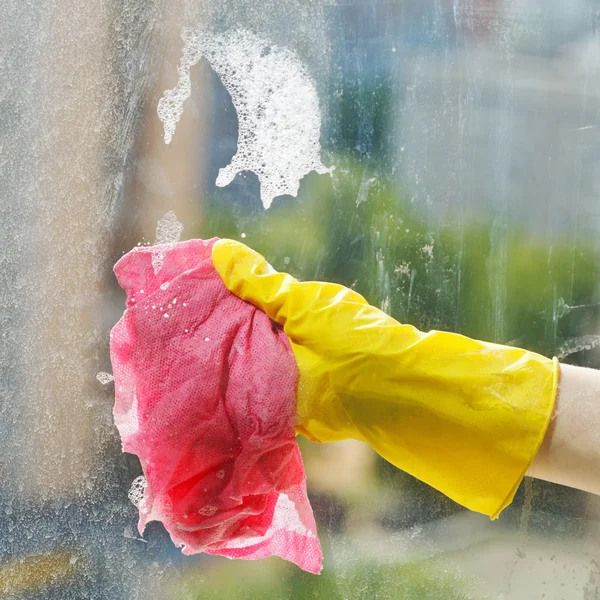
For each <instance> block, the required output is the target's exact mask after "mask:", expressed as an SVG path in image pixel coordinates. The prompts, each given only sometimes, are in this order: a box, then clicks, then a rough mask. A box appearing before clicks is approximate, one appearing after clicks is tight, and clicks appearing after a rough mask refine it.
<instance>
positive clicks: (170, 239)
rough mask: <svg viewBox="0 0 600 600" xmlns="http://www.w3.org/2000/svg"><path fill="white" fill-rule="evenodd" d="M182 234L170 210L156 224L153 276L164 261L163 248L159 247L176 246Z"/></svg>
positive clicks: (179, 225)
mask: <svg viewBox="0 0 600 600" xmlns="http://www.w3.org/2000/svg"><path fill="white" fill-rule="evenodd" d="M182 232H183V224H182V223H180V222H179V221H178V220H177V216H176V215H175V213H174V212H173V211H172V210H170V211H169V212H168V213H167V214H166V215H165V216H164V217H163V218H162V219H161V220H160V221H159V222H158V223H157V224H156V244H157V247H156V248H154V249H153V251H152V268H153V269H154V273H155V274H156V273H158V272H159V271H160V270H161V268H162V266H163V263H164V261H165V248H164V247H161V246H162V245H164V244H176V243H177V242H178V241H179V239H180V238H181V234H182ZM167 285H168V284H167ZM161 289H166V288H162V286H161Z"/></svg>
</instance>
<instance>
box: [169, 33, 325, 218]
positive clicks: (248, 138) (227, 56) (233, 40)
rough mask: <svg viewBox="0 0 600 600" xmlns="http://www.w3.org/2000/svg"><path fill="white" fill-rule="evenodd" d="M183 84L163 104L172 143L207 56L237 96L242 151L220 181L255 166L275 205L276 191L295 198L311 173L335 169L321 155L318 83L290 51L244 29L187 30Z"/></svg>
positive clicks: (266, 198) (267, 199)
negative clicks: (193, 75)
mask: <svg viewBox="0 0 600 600" xmlns="http://www.w3.org/2000/svg"><path fill="white" fill-rule="evenodd" d="M182 39H183V42H184V46H183V53H182V57H181V61H180V63H179V67H178V70H177V72H178V82H177V85H176V86H175V87H174V88H172V89H170V90H166V91H165V93H164V94H163V97H162V98H161V99H160V101H159V103H158V116H159V118H160V120H161V121H162V122H163V125H164V136H165V143H167V144H169V143H170V142H171V139H172V138H173V135H174V133H175V128H176V126H177V122H178V121H179V118H180V117H181V114H182V112H183V105H184V102H185V100H186V99H187V98H188V97H189V95H190V93H191V80H190V69H191V67H192V66H194V65H195V64H196V63H198V61H199V60H200V59H201V58H202V57H204V58H206V60H208V62H209V63H210V65H211V67H212V68H213V69H214V70H215V72H216V73H217V74H218V75H219V76H220V77H221V80H222V82H223V85H224V86H225V87H226V89H227V91H228V92H229V94H230V95H231V99H232V102H233V105H234V107H235V109H236V111H237V115H238V123H239V137H238V149H237V152H236V154H235V155H234V157H233V158H232V160H231V163H230V164H229V165H227V166H226V167H224V168H222V169H221V170H220V171H219V175H218V177H217V181H216V183H217V185H218V186H221V187H223V186H226V185H228V184H229V183H231V181H233V179H234V177H235V176H236V174H237V173H239V172H241V171H253V172H254V173H256V174H257V175H258V178H259V181H260V190H261V192H260V193H261V200H262V203H263V205H264V207H265V208H269V206H271V203H272V202H273V198H275V197H276V196H280V195H284V194H290V195H292V196H296V195H297V193H298V188H299V185H300V180H301V179H302V178H303V177H304V176H305V175H306V174H307V173H309V172H310V171H316V172H317V173H329V172H330V169H328V168H327V167H325V166H324V165H323V164H322V162H321V159H320V151H321V146H320V140H319V137H320V132H321V111H320V108H319V98H318V95H317V90H316V88H315V85H314V82H313V80H312V78H311V76H310V74H309V73H308V71H307V69H306V67H305V66H304V64H303V63H302V62H301V60H300V59H299V58H298V56H297V55H296V54H295V53H294V52H293V51H291V50H288V49H286V48H282V47H280V46H277V45H275V44H270V43H269V42H267V41H265V40H263V39H261V38H260V37H258V36H256V35H255V34H253V33H250V32H248V31H245V30H240V29H238V30H235V31H229V32H226V33H221V34H212V33H207V32H206V31H203V30H201V29H190V28H185V29H184V30H183V32H182Z"/></svg>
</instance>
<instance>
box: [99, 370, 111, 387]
mask: <svg viewBox="0 0 600 600" xmlns="http://www.w3.org/2000/svg"><path fill="white" fill-rule="evenodd" d="M96 379H97V380H98V381H99V382H100V383H101V384H102V385H106V384H108V383H110V382H111V381H114V379H115V378H114V377H113V376H112V375H111V374H110V373H105V372H104V371H100V373H97V374H96Z"/></svg>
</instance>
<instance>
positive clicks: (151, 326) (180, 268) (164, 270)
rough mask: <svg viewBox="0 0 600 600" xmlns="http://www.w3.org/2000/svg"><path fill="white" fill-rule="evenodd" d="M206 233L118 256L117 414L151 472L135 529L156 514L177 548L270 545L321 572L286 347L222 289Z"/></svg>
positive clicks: (251, 552)
mask: <svg viewBox="0 0 600 600" xmlns="http://www.w3.org/2000/svg"><path fill="white" fill-rule="evenodd" d="M214 242H215V240H209V241H203V240H190V241H187V242H180V243H176V244H163V245H158V246H153V247H137V248H134V249H133V250H132V251H131V252H129V253H128V254H127V255H125V256H124V257H123V258H121V260H119V262H118V263H117V264H116V265H115V273H116V276H117V279H118V281H119V284H120V285H121V287H123V289H124V290H125V291H126V293H127V301H126V306H127V309H126V311H125V313H124V314H123V316H122V318H121V320H120V321H119V322H118V323H117V325H116V326H115V327H114V329H113V330H112V332H111V343H110V351H111V359H112V364H113V375H114V378H115V391H116V398H115V408H114V417H115V423H116V425H117V428H118V430H119V433H120V435H121V440H122V443H123V451H125V452H131V453H133V454H137V456H138V457H139V459H140V462H141V464H142V468H143V471H144V475H145V477H146V480H147V486H146V488H145V490H144V496H143V499H142V501H141V503H140V505H139V510H140V520H139V530H140V533H143V531H144V528H145V525H146V523H148V522H149V521H156V520H158V521H162V523H163V524H164V526H165V528H166V529H167V531H168V532H169V534H170V535H171V539H172V540H173V542H174V543H175V544H176V545H178V546H183V553H184V554H194V553H197V552H208V553H210V554H220V555H224V556H228V557H230V558H245V559H250V558H263V557H266V556H271V555H276V556H280V557H282V558H284V559H286V560H289V561H291V562H294V563H296V564H297V565H298V566H299V567H301V568H302V569H304V570H306V571H309V572H311V573H318V572H320V571H321V564H322V553H321V548H320V545H319V541H318V538H317V534H316V525H315V521H314V517H313V513H312V509H311V507H310V504H309V501H308V498H307V495H306V479H305V473H304V466H303V464H302V457H301V455H300V450H299V448H298V445H297V443H296V439H295V434H294V421H295V410H296V385H297V379H298V372H297V366H296V362H295V360H294V355H293V353H292V350H291V347H290V344H289V341H288V339H287V337H286V336H285V334H284V333H283V331H282V330H281V328H279V327H278V326H277V325H275V324H273V323H272V322H271V321H270V320H269V318H268V317H267V315H266V314H264V313H263V312H262V311H260V310H259V309H257V308H255V307H254V306H252V305H250V304H248V303H246V302H244V301H242V300H240V299H239V298H237V297H236V296H235V295H234V294H232V293H230V292H229V291H228V290H227V288H226V287H225V285H224V284H223V282H222V281H221V278H220V277H219V275H218V274H217V272H216V270H215V269H214V266H213V263H212V259H211V249H212V246H213V244H214Z"/></svg>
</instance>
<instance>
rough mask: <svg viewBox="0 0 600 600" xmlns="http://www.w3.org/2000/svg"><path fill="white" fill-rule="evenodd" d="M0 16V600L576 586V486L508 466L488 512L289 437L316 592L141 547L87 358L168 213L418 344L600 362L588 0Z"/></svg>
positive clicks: (59, 1)
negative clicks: (479, 345) (410, 328)
mask: <svg viewBox="0 0 600 600" xmlns="http://www.w3.org/2000/svg"><path fill="white" fill-rule="evenodd" d="M1 6H2V13H3V17H2V19H0V83H1V85H0V182H1V186H0V198H1V203H0V211H1V213H0V214H1V219H0V225H1V227H2V232H3V249H2V251H1V252H0V265H1V268H0V301H1V307H2V308H1V310H0V323H1V327H0V333H1V337H2V343H1V344H0V369H1V378H0V481H1V485H0V596H1V597H2V598H32V599H33V598H36V599H41V598H43V599H54V598H56V599H59V598H60V599H62V600H67V599H79V598H94V599H103V598H106V599H110V600H119V599H121V598H122V599H134V598H153V599H165V600H167V599H169V600H170V599H174V600H175V599H177V600H200V599H204V598H206V599H208V598H210V599H214V600H220V599H237V598H240V599H241V598H261V599H269V598H273V599H279V598H282V599H290V600H291V599H294V600H295V599H305V598H306V599H313V598H327V599H340V600H341V599H358V598H384V599H385V598H390V599H402V598H407V599H413V598H416V599H436V600H437V599H440V600H451V599H467V598H468V599H474V600H480V599H484V598H502V599H505V600H508V599H527V600H530V599H532V598H545V599H548V600H550V599H556V600H559V599H565V598H569V599H582V600H592V599H595V598H598V597H600V542H599V540H600V537H599V534H600V524H599V518H600V502H599V500H598V498H597V497H594V496H592V495H588V494H585V493H582V492H578V491H575V490H572V489H568V488H563V487H560V486H556V485H551V484H547V483H543V482H540V481H533V480H529V479H526V480H525V481H524V483H523V485H522V486H521V489H520V490H519V492H518V494H517V497H516V499H515V502H514V503H513V504H512V505H511V506H510V507H509V508H508V509H506V510H505V511H504V512H503V513H502V515H501V517H500V519H499V520H498V521H496V522H491V521H489V519H487V518H486V517H484V516H482V515H478V514H473V513H469V512H467V511H465V510H463V509H462V508H461V507H460V506H458V505H456V504H454V503H453V502H451V501H450V500H448V499H446V498H445V497H443V496H442V495H441V494H439V493H437V492H436V491H434V490H432V489H430V488H429V487H427V486H426V485H424V484H421V483H419V482H418V481H416V480H414V479H412V478H411V477H409V476H408V475H406V474H404V473H402V472H400V471H398V470H396V469H395V468H393V467H391V466H390V465H389V464H387V463H385V462H384V461H383V460H382V459H380V458H378V457H377V456H376V455H375V454H374V453H373V452H372V451H371V450H370V449H369V448H368V447H366V446H365V445H362V444H360V443H358V442H344V443H338V444H331V445H323V446H318V445H315V444H310V443H308V442H304V441H301V442H300V443H301V448H302V452H303V456H304V460H305V463H306V469H307V476H308V486H309V495H310V498H311V502H312V505H313V507H314V510H315V515H316V518H317V524H318V529H319V535H320V537H321V540H322V543H323V547H324V552H325V566H324V571H323V573H322V575H320V576H313V575H309V574H306V573H303V572H301V571H300V570H299V569H298V568H296V567H295V566H293V565H291V564H288V563H284V562H283V561H281V560H279V559H276V558H272V559H267V560H263V561H259V562H244V561H229V560H227V559H224V558H217V557H211V556H207V555H198V556H191V557H183V556H182V555H181V553H180V551H179V550H178V549H176V548H175V547H174V546H173V545H172V543H171V542H170V540H169V538H168V535H167V534H166V532H165V531H164V529H163V528H162V526H161V525H160V524H158V523H152V524H151V525H150V526H149V527H148V529H147V530H146V533H145V534H144V536H143V537H141V536H140V535H139V534H138V533H137V530H136V523H137V509H136V508H135V507H134V506H133V505H132V504H131V503H130V502H129V500H128V490H129V487H130V485H131V482H132V481H133V480H134V479H135V478H136V477H137V476H139V475H140V473H141V470H140V466H139V463H138V462H137V459H136V458H135V457H133V456H131V455H126V454H122V453H121V449H120V441H119V439H118V434H117V431H116V429H115V427H114V425H113V420H112V403H113V399H114V389H113V384H112V382H111V377H110V371H111V365H110V360H109V355H108V333H109V330H110V328H111V327H112V326H113V325H114V324H115V323H116V321H117V320H118V318H119V316H120V314H121V313H122V310H123V307H124V305H123V300H124V297H123V294H122V292H121V291H120V289H119V288H118V286H117V284H116V282H115V279H114V276H113V275H112V265H113V264H114V262H115V261H116V260H117V259H118V258H119V257H120V256H121V255H122V254H123V253H124V252H126V251H128V250H130V249H131V248H132V247H133V246H136V245H144V244H153V243H155V241H156V240H157V238H158V239H159V240H160V239H161V235H162V233H161V232H162V229H161V228H160V227H159V229H158V231H157V223H158V222H159V221H160V219H161V218H163V216H164V215H165V214H166V213H168V212H169V211H173V212H174V214H175V215H176V217H177V219H178V221H179V222H180V223H181V224H182V225H183V233H182V239H189V238H193V237H204V238H209V237H212V236H219V237H230V238H234V239H238V240H243V241H244V242H246V243H247V244H249V245H250V246H252V247H253V248H255V249H257V250H259V251H261V252H262V253H264V254H265V255H266V256H267V257H268V259H269V261H270V262H271V263H272V264H273V265H274V266H275V268H278V269H280V270H286V271H289V272H291V273H292V274H294V275H295V276H297V277H300V278H303V279H321V280H330V281H335V282H340V283H343V284H345V285H347V286H350V287H352V288H354V289H355V290H357V291H359V292H360V293H362V294H364V295H365V296H366V297H367V299H368V300H369V301H370V302H371V303H373V304H375V305H377V306H380V307H382V308H383V309H384V310H386V311H387V312H389V313H390V314H391V315H393V316H394V317H396V318H397V319H399V320H400V321H403V322H409V323H412V324H414V325H415V326H417V327H419V328H420V329H424V330H427V329H432V328H435V329H443V330H451V331H457V332H460V333H464V334H466V335H469V336H472V337H475V338H479V339H485V340H490V341H496V342H500V343H504V344H513V345H518V346H522V347H527V348H530V349H532V350H536V351H539V352H542V353H544V354H547V355H556V356H558V357H559V358H560V359H561V360H563V361H564V362H569V363H573V364H580V365H585V366H591V367H600V354H599V350H598V347H600V330H599V328H600V319H599V317H600V309H599V307H600V288H599V283H600V242H599V233H600V203H599V195H600V179H599V173H600V169H599V167H600V164H599V163H600V145H599V142H600V138H599V131H600V129H599V125H600V112H599V108H600V104H599V96H600V37H599V35H600V8H599V7H598V5H597V3H595V2H593V1H592V0H569V1H568V2H565V1H558V0H545V1H542V0H454V1H453V2H452V1H451V0H404V1H403V2H392V1H384V0H354V1H342V0H339V1H335V0H329V1H321V0H278V1H275V0H262V1H261V2H250V1H248V2H246V1H245V0H238V1H235V2H234V1H232V2H226V1H224V0H205V1H204V2H203V3H202V2H200V1H198V2H189V1H188V0H176V1H174V2H161V1H160V0H144V1H141V0H139V1H138V0H121V1H119V2H117V1H116V0H97V1H95V2H80V3H73V2H64V1H63V0H49V1H47V2H43V3H30V2H21V1H19V0H4V1H3V2H2V3H1ZM275 108H276V109H277V110H275ZM167 142H168V143H167ZM229 165H231V166H229ZM163 223H164V221H163Z"/></svg>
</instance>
